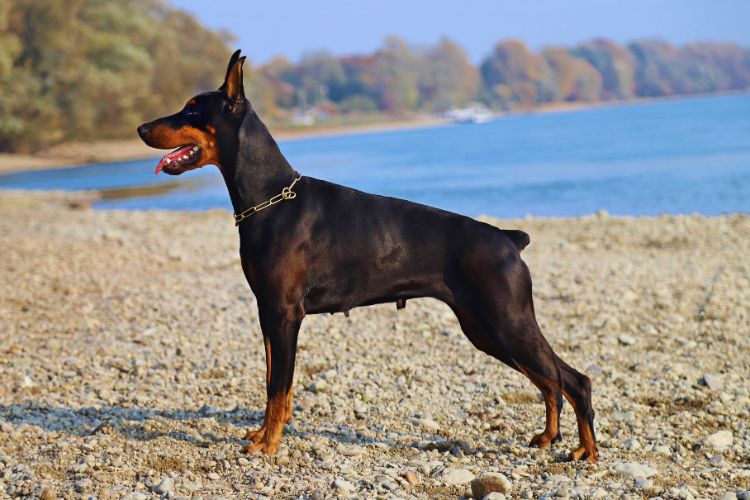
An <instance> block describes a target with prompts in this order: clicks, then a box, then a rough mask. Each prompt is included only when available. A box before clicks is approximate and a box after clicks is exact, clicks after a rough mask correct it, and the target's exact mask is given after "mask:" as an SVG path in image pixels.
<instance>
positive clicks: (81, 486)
mask: <svg viewBox="0 0 750 500" xmlns="http://www.w3.org/2000/svg"><path fill="white" fill-rule="evenodd" d="M92 482H93V481H91V479H89V478H87V477H84V478H83V479H79V480H78V481H76V482H75V483H73V484H74V486H75V488H76V491H83V490H85V489H86V488H88V487H89V486H91V483H92Z"/></svg>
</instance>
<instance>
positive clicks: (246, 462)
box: [237, 457, 250, 467]
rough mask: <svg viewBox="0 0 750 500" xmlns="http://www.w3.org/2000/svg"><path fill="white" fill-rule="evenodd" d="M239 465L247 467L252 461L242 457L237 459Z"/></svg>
mask: <svg viewBox="0 0 750 500" xmlns="http://www.w3.org/2000/svg"><path fill="white" fill-rule="evenodd" d="M237 463H238V464H239V465H241V466H242V467H247V466H248V465H250V460H248V459H247V458H245V457H240V458H238V459H237Z"/></svg>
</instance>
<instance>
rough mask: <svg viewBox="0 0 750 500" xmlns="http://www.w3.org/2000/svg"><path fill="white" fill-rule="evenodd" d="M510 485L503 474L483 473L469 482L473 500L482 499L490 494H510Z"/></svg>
mask: <svg viewBox="0 0 750 500" xmlns="http://www.w3.org/2000/svg"><path fill="white" fill-rule="evenodd" d="M510 488H511V484H510V481H509V480H508V478H507V477H505V476H504V475H503V474H496V473H489V472H488V473H485V474H482V475H481V476H479V477H478V478H476V479H474V480H473V481H472V482H471V493H472V494H473V495H474V498H484V497H486V496H487V495H488V494H490V493H492V492H498V493H510Z"/></svg>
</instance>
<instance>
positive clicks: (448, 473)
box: [442, 469, 474, 485]
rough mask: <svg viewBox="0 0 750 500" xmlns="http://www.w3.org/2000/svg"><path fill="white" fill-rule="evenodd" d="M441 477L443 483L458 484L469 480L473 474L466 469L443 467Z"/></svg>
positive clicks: (472, 477)
mask: <svg viewBox="0 0 750 500" xmlns="http://www.w3.org/2000/svg"><path fill="white" fill-rule="evenodd" d="M442 478H443V482H444V483H445V484H448V485H458V484H466V483H469V482H471V480H472V479H474V474H472V473H471V472H470V471H468V470H466V469H445V470H444V471H443V475H442Z"/></svg>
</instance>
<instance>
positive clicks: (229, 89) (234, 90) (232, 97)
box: [219, 50, 245, 111]
mask: <svg viewBox="0 0 750 500" xmlns="http://www.w3.org/2000/svg"><path fill="white" fill-rule="evenodd" d="M244 62H245V56H242V57H240V51H239V50H237V51H236V52H235V53H234V54H232V57H231V58H230V59H229V65H227V75H226V77H224V84H223V85H222V86H221V88H220V89H219V90H222V91H223V92H224V93H225V94H226V95H227V98H228V99H229V101H230V102H232V103H233V104H232V107H233V108H234V109H233V111H239V110H240V109H241V108H242V107H244V105H245V87H244V85H243V83H242V64H243V63H244Z"/></svg>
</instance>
